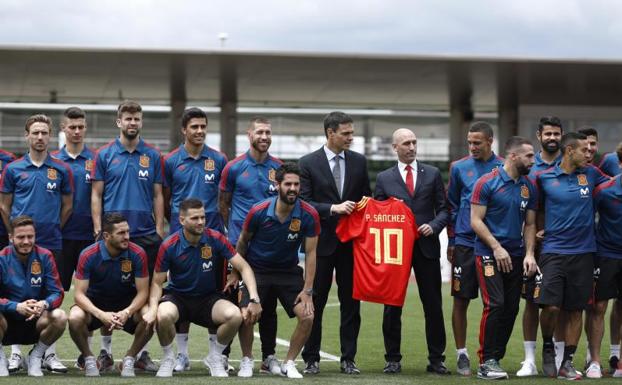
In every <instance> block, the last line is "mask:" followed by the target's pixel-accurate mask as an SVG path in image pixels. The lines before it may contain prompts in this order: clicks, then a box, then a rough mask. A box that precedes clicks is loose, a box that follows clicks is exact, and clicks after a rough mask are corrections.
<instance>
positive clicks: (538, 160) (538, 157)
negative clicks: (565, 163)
mask: <svg viewBox="0 0 622 385" xmlns="http://www.w3.org/2000/svg"><path fill="white" fill-rule="evenodd" d="M540 154H542V151H540V152H538V153H537V154H536V156H535V158H536V162H535V163H536V164H535V165H536V166H538V167H543V166H554V165H556V164H559V163H560V162H561V160H562V154H559V155H558V156H557V158H555V160H553V163H547V162H545V161H544V159H542V156H541V155H540Z"/></svg>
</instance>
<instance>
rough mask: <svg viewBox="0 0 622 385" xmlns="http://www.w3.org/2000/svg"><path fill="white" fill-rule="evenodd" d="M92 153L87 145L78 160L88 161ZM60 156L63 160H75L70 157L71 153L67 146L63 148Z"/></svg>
mask: <svg viewBox="0 0 622 385" xmlns="http://www.w3.org/2000/svg"><path fill="white" fill-rule="evenodd" d="M91 152H92V151H91V149H90V148H88V146H87V145H86V144H85V145H84V147H83V148H82V151H81V152H80V153H79V154H78V156H77V157H76V158H84V159H87V160H88V159H89V155H90V154H91ZM58 155H60V158H61V160H68V159H73V158H72V157H71V155H69V152H67V146H63V148H61V149H60V151H59V152H58Z"/></svg>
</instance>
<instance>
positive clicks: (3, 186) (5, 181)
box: [0, 167, 15, 194]
mask: <svg viewBox="0 0 622 385" xmlns="http://www.w3.org/2000/svg"><path fill="white" fill-rule="evenodd" d="M13 191H15V180H14V172H13V167H5V168H4V170H3V171H2V180H1V181H0V192H3V193H7V194H8V193H12V192H13Z"/></svg>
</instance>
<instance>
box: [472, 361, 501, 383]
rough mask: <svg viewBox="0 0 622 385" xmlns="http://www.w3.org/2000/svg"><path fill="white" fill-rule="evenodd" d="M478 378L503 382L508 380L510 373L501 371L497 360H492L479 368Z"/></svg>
mask: <svg viewBox="0 0 622 385" xmlns="http://www.w3.org/2000/svg"><path fill="white" fill-rule="evenodd" d="M477 378H481V379H483V380H501V379H506V378H508V373H507V372H506V371H505V370H503V369H501V366H499V362H498V361H497V360H495V359H490V360H486V362H484V363H483V364H481V365H480V366H479V368H478V369H477Z"/></svg>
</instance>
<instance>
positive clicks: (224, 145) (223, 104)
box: [220, 57, 238, 159]
mask: <svg viewBox="0 0 622 385" xmlns="http://www.w3.org/2000/svg"><path fill="white" fill-rule="evenodd" d="M237 108H238V78H237V71H236V65H235V60H234V59H232V58H228V57H221V59H220V151H222V152H224V153H225V154H227V157H228V158H229V159H233V158H235V155H236V148H235V138H236V135H237V133H238V112H237Z"/></svg>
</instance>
